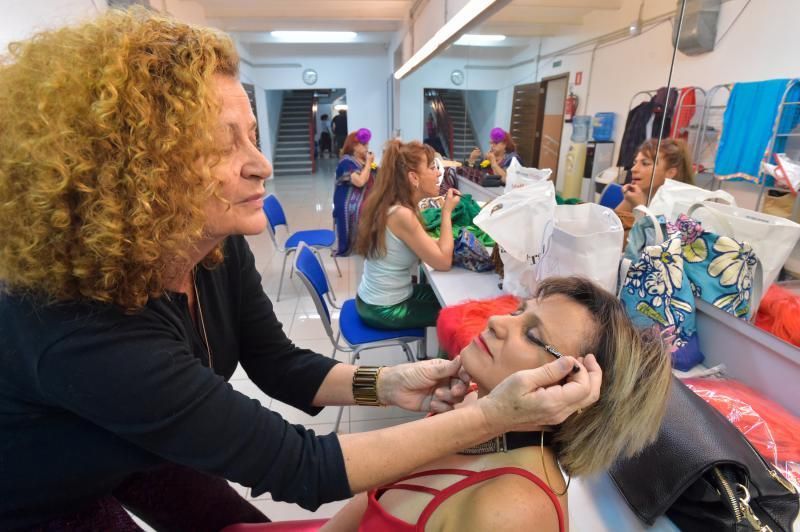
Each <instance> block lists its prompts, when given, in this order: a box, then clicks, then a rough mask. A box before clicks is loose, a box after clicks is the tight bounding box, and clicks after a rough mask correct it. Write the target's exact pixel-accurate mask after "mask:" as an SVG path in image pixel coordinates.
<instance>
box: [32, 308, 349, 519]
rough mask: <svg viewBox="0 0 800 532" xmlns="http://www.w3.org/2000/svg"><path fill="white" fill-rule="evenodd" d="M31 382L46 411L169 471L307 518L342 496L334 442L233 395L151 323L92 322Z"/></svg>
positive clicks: (61, 345)
mask: <svg viewBox="0 0 800 532" xmlns="http://www.w3.org/2000/svg"><path fill="white" fill-rule="evenodd" d="M279 338H285V337H279ZM306 356H307V357H309V358H310V357H311V355H304V357H306ZM301 358H303V357H301ZM280 371H281V370H280V369H279V370H276V372H277V373H280ZM320 373H321V372H320ZM36 374H37V376H38V380H37V383H36V385H37V386H38V387H39V393H40V394H41V396H42V397H44V398H46V400H48V401H51V402H52V404H53V405H54V406H58V408H64V409H67V410H68V411H70V412H72V413H74V414H75V415H77V416H80V417H81V418H82V419H85V420H88V421H89V422H91V423H94V424H95V425H97V426H100V427H102V428H104V429H105V430H108V431H110V432H112V433H114V434H116V435H117V436H119V437H122V438H124V439H126V440H128V441H130V442H132V443H134V444H136V445H137V446H139V447H141V448H143V449H145V450H148V451H150V452H152V453H153V454H156V455H158V456H160V457H162V458H164V459H166V460H169V461H171V462H175V463H179V464H183V465H186V466H189V467H192V468H195V469H198V470H201V471H205V472H208V473H211V474H214V475H218V476H221V477H225V478H228V479H230V480H233V481H236V482H239V483H241V484H243V485H246V486H251V487H252V488H253V493H254V494H256V495H258V494H261V493H264V492H266V491H269V492H270V493H272V495H273V498H274V499H275V500H278V501H281V500H283V501H288V502H295V503H298V504H299V505H300V506H302V507H304V508H307V509H310V510H314V509H316V508H317V507H318V506H319V505H320V504H323V503H325V502H329V501H333V500H338V499H343V498H346V497H348V496H350V489H349V485H348V482H347V477H346V472H345V467H344V460H343V457H342V452H341V448H340V446H339V442H338V438H337V436H336V435H335V434H330V435H326V436H321V437H317V436H315V435H314V433H313V432H312V431H307V430H305V429H304V428H303V427H301V426H293V425H289V424H288V423H286V421H284V420H283V419H282V418H281V417H280V416H279V415H278V414H276V413H274V412H270V411H269V410H267V409H265V408H262V407H261V406H260V405H259V404H258V402H257V401H255V400H254V399H250V398H248V397H246V396H244V395H242V394H240V393H238V392H236V391H235V390H234V389H233V388H232V387H231V386H230V385H229V384H228V383H226V382H225V381H224V380H223V379H222V378H221V377H220V376H218V375H216V374H215V373H214V372H213V371H211V370H210V369H208V368H206V367H203V366H202V365H201V364H200V362H199V360H198V359H197V358H196V357H195V356H193V355H192V354H191V353H189V352H187V348H186V347H185V344H184V343H182V342H181V341H180V339H178V338H176V337H175V333H174V330H173V329H171V328H170V327H169V326H168V324H166V323H164V322H163V321H160V320H159V319H158V317H153V316H150V315H147V314H144V315H142V316H131V317H128V318H126V319H124V320H120V319H107V320H104V319H103V318H102V316H99V317H97V318H96V319H94V320H93V322H92V324H91V325H90V326H87V327H83V328H81V329H79V330H77V331H75V332H73V333H72V334H70V335H69V336H67V337H66V338H62V339H59V341H58V342H56V343H54V344H53V345H52V346H51V347H50V348H49V349H47V350H45V351H44V352H43V354H42V355H41V357H40V359H39V361H38V366H37V368H36Z"/></svg>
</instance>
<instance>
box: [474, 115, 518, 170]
mask: <svg viewBox="0 0 800 532" xmlns="http://www.w3.org/2000/svg"><path fill="white" fill-rule="evenodd" d="M480 156H481V149H480V148H478V147H477V146H476V147H475V148H474V149H473V150H472V152H471V153H470V154H469V159H468V160H467V164H468V165H469V166H472V167H473V168H481V169H484V170H485V171H487V172H489V173H490V174H494V175H496V176H498V177H499V178H500V180H501V181H502V182H503V183H505V182H506V169H507V168H508V167H509V166H510V165H511V161H512V160H514V159H517V162H521V161H520V157H519V154H518V153H517V146H516V144H514V140H513V139H512V138H511V135H510V134H509V133H508V131H506V130H504V129H503V128H500V127H495V128H492V131H491V132H490V133H489V151H488V152H486V157H485V159H484V160H483V161H479V160H478V159H479V158H480Z"/></svg>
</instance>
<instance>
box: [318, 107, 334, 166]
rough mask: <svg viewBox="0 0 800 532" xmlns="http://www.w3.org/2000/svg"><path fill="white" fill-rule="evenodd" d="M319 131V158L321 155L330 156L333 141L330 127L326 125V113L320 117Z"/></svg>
mask: <svg viewBox="0 0 800 532" xmlns="http://www.w3.org/2000/svg"><path fill="white" fill-rule="evenodd" d="M319 119H320V131H319V152H318V156H319V158H320V159H322V158H323V157H325V158H327V157H330V156H331V154H332V153H333V151H332V150H333V142H332V139H331V128H330V126H329V125H328V115H322V116H321V117H320V118H319Z"/></svg>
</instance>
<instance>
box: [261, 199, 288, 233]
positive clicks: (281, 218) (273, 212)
mask: <svg viewBox="0 0 800 532" xmlns="http://www.w3.org/2000/svg"><path fill="white" fill-rule="evenodd" d="M264 214H265V215H266V216H267V226H268V228H269V231H270V236H272V239H273V240H275V228H276V227H278V226H279V225H286V226H288V224H287V223H286V214H284V212H283V207H281V202H280V201H278V198H277V197H275V194H270V195H269V196H267V197H266V198H264Z"/></svg>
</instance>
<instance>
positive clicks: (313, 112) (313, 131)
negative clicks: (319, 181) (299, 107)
mask: <svg viewBox="0 0 800 532" xmlns="http://www.w3.org/2000/svg"><path fill="white" fill-rule="evenodd" d="M316 137H317V97H316V96H312V97H311V109H310V110H309V116H308V148H309V150H308V153H309V156H310V157H311V173H312V174H314V173H316V172H317V158H316V144H315V142H314V139H315V138H316Z"/></svg>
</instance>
